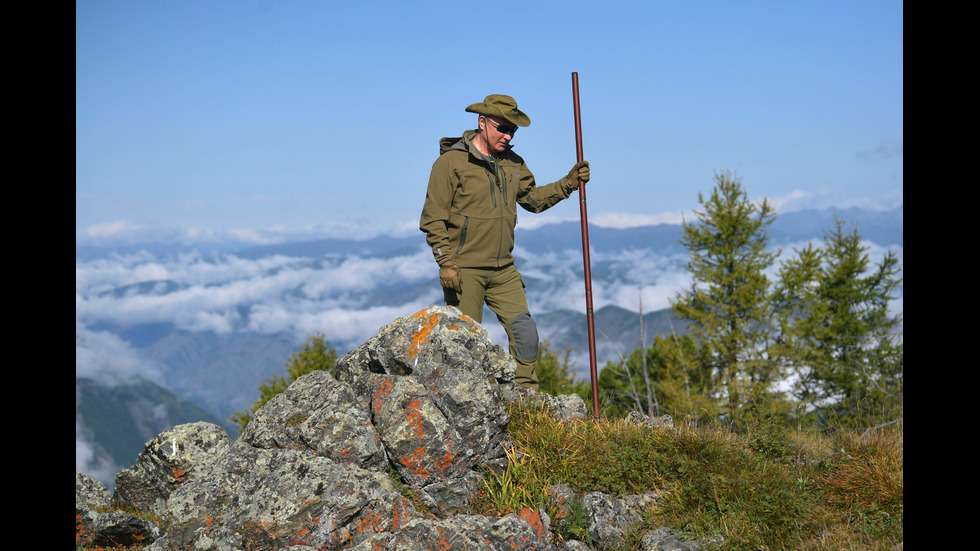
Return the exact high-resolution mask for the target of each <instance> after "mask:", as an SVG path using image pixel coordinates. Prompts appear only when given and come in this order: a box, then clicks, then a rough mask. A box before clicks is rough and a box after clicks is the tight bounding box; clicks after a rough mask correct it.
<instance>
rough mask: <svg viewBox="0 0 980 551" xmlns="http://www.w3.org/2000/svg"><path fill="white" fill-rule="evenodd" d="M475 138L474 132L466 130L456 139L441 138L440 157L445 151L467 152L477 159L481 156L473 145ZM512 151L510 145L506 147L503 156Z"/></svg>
mask: <svg viewBox="0 0 980 551" xmlns="http://www.w3.org/2000/svg"><path fill="white" fill-rule="evenodd" d="M475 137H476V130H467V131H465V132H463V135H462V136H461V137H458V138H441V139H440V140H439V154H440V155H442V154H443V153H445V152H447V151H468V152H470V153H472V154H473V155H474V156H475V157H477V158H479V157H482V156H483V155H482V154H480V152H479V150H478V149H477V148H476V146H475V145H473V138H475ZM511 149H513V146H512V145H508V146H507V151H505V152H504V155H507V154H508V153H510V151H511Z"/></svg>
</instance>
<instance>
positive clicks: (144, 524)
mask: <svg viewBox="0 0 980 551" xmlns="http://www.w3.org/2000/svg"><path fill="white" fill-rule="evenodd" d="M93 531H94V532H95V537H94V538H93V539H92V545H95V546H99V547H120V546H126V547H128V546H132V545H137V544H140V545H148V544H151V543H153V542H154V541H156V539H157V538H159V537H160V536H161V535H162V533H163V532H162V531H161V530H160V527H159V526H157V525H156V524H153V523H152V522H150V521H148V520H146V519H142V518H140V517H138V516H136V515H132V514H129V513H125V512H123V511H106V512H104V513H100V514H99V515H98V516H97V517H96V519H95V522H94V523H93Z"/></svg>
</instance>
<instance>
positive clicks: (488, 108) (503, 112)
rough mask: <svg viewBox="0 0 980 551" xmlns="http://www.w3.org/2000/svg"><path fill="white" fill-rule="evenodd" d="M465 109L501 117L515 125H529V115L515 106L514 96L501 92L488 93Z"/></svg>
mask: <svg viewBox="0 0 980 551" xmlns="http://www.w3.org/2000/svg"><path fill="white" fill-rule="evenodd" d="M466 110H467V111H468V112H470V113H479V114H481V115H489V116H491V117H497V118H501V119H504V120H506V121H508V122H510V123H512V124H516V125H517V126H531V117H528V116H527V115H526V114H525V113H524V111H521V110H520V109H518V108H517V102H516V101H514V98H512V97H510V96H505V95H503V94H490V95H489V96H487V97H486V98H485V99H484V100H483V101H481V102H480V103H474V104H472V105H470V106H469V107H467V108H466Z"/></svg>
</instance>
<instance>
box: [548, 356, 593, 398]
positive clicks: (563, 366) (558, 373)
mask: <svg viewBox="0 0 980 551" xmlns="http://www.w3.org/2000/svg"><path fill="white" fill-rule="evenodd" d="M571 355H572V349H571V348H569V349H567V350H565V353H564V355H562V357H561V358H559V357H558V354H557V353H555V352H554V351H552V350H551V348H550V346H549V342H548V341H542V342H541V344H540V345H539V346H538V365H537V367H536V368H535V369H536V371H537V374H538V379H539V380H540V385H539V388H538V390H540V391H541V392H547V393H548V394H551V395H553V396H558V395H560V394H578V395H579V396H581V397H582V399H583V400H585V402H586V403H591V401H592V386H591V382H590V381H579V380H576V378H575V372H574V371H573V370H572V367H571V360H570V357H571Z"/></svg>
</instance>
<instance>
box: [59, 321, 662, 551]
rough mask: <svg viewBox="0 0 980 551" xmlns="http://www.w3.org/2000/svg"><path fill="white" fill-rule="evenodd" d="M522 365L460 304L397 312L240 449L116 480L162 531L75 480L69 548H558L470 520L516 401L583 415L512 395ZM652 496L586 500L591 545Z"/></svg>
mask: <svg viewBox="0 0 980 551" xmlns="http://www.w3.org/2000/svg"><path fill="white" fill-rule="evenodd" d="M514 371H515V364H514V362H513V360H512V359H511V358H510V356H509V355H508V354H506V353H505V352H504V351H503V350H502V349H501V348H500V347H499V346H495V345H493V344H492V342H491V341H490V339H489V337H488V335H487V333H486V331H485V329H483V327H481V326H480V325H478V324H476V323H474V322H473V321H472V320H470V319H469V318H467V317H466V316H463V315H462V314H461V313H460V312H459V311H458V310H456V309H454V308H446V307H438V306H433V307H430V308H427V309H425V310H423V311H421V312H418V313H416V314H414V315H412V316H408V317H405V318H400V319H398V320H396V321H395V322H393V323H392V324H390V325H388V326H386V327H384V328H382V329H381V330H380V331H379V333H378V334H377V335H376V336H375V337H373V338H372V339H370V340H369V341H368V342H366V343H364V344H363V345H362V346H360V347H358V348H357V349H355V350H352V351H351V352H350V353H348V354H347V355H345V356H344V357H343V358H341V359H340V360H338V362H337V370H336V378H334V377H332V376H330V374H328V373H326V372H323V371H318V372H314V373H310V374H308V375H305V376H303V377H301V378H300V379H298V380H296V381H295V382H294V383H293V384H292V385H290V387H289V388H288V389H286V390H285V391H284V392H282V393H281V394H279V395H278V396H276V397H275V398H274V399H272V400H271V401H269V402H268V403H267V404H266V405H265V406H263V407H262V408H261V409H260V410H259V411H258V412H256V414H255V416H254V418H253V419H252V420H251V421H250V423H249V425H248V426H247V428H246V429H245V431H244V432H243V433H242V435H241V437H240V438H239V439H238V440H237V441H235V442H234V443H232V442H231V441H230V440H229V439H228V437H227V435H226V434H225V433H224V431H223V430H222V429H220V428H219V427H217V426H215V425H211V424H208V423H192V424H188V425H180V426H178V427H174V428H173V429H171V430H170V431H166V432H164V433H161V434H160V435H159V436H157V437H156V438H154V439H153V440H151V441H149V442H147V443H146V447H145V449H144V451H143V452H142V453H141V454H140V455H139V457H138V458H137V460H136V463H135V464H134V465H133V466H132V467H130V468H129V469H126V470H124V471H122V472H120V473H119V475H118V476H117V478H116V489H115V496H114V498H115V499H116V500H117V501H119V502H122V503H124V504H126V505H129V506H131V507H132V508H134V509H138V510H141V511H147V512H151V513H153V514H155V515H157V516H158V517H159V518H161V519H163V522H162V523H161V526H165V527H166V532H165V533H164V532H163V531H161V529H160V528H158V527H157V526H155V525H153V526H146V525H141V524H138V523H135V521H133V519H132V518H129V517H132V515H128V517H127V518H118V519H115V521H113V519H114V518H115V517H112V516H109V514H110V513H113V514H116V513H117V512H116V511H109V510H108V492H107V491H105V488H104V487H102V489H101V490H100V489H99V486H101V484H99V483H98V482H97V481H94V480H93V479H91V478H89V477H86V476H84V475H80V474H78V473H76V499H75V504H76V506H75V509H76V545H87V544H91V543H93V542H97V541H100V542H105V541H115V542H120V543H122V542H133V541H135V542H140V541H141V542H142V543H144V544H145V543H149V544H150V545H149V546H148V547H147V549H152V550H164V549H202V550H215V551H217V550H279V549H290V550H291V551H296V550H302V549H310V548H315V549H340V548H353V549H359V550H363V551H368V550H375V549H388V550H408V549H459V550H469V549H474V550H476V549H557V548H556V547H555V545H554V544H553V543H552V542H551V533H550V528H549V519H548V518H547V515H545V514H544V513H543V511H522V512H521V514H513V515H507V516H504V517H499V518H496V517H485V516H479V515H472V514H467V513H468V511H469V510H470V499H471V497H472V496H474V495H475V494H476V492H477V491H478V490H479V489H480V488H481V487H482V483H483V482H482V480H483V478H482V474H480V472H478V470H477V469H478V468H479V467H481V466H485V467H487V468H490V469H496V470H498V472H499V470H501V469H503V468H505V467H506V464H507V455H506V453H505V448H506V446H507V445H508V443H509V436H508V434H507V423H508V415H507V409H506V408H507V404H508V401H513V400H532V399H533V400H540V401H541V402H542V403H543V404H544V405H546V406H547V407H549V408H551V410H552V412H553V413H554V414H555V415H556V416H557V417H560V418H563V419H567V420H575V419H586V418H587V412H586V408H585V404H584V403H583V402H582V400H581V399H580V398H578V397H577V396H564V397H552V396H548V395H546V394H540V393H536V392H533V391H527V390H523V389H519V388H517V387H515V386H514V383H513V379H514ZM406 489H407V490H408V491H406ZM556 495H557V494H556ZM406 496H409V497H411V498H412V499H409V497H406ZM655 499H656V495H648V496H635V497H634V498H629V499H626V500H622V499H620V500H613V499H612V498H611V497H609V496H602V495H601V494H595V495H593V494H589V495H588V496H585V497H584V498H583V504H584V506H585V509H586V511H587V514H588V516H589V518H590V528H589V532H590V536H591V539H592V542H593V544H594V545H596V546H599V547H602V546H603V543H602V542H603V541H606V542H614V541H618V540H617V539H616V538H621V537H622V535H623V531H624V530H627V529H629V527H630V525H631V524H630V523H633V522H637V521H638V520H639V516H638V515H639V514H640V512H641V510H642V508H643V507H644V506H645V505H647V504H649V503H651V502H652V501H653V500H655ZM100 511H104V512H100ZM610 513H611V514H610ZM118 514H119V515H125V513H118ZM134 518H135V517H134ZM142 522H144V523H145V522H146V521H142ZM109 524H112V530H115V531H112V530H110V528H109ZM146 524H150V523H146ZM79 534H81V538H82V539H81V540H80V536H79ZM99 538H103V539H99ZM106 538H107V539H106ZM105 545H109V544H108V543H105ZM574 545H575V544H571V546H570V547H569V548H574ZM664 548H665V547H664ZM651 549H652V548H651Z"/></svg>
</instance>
